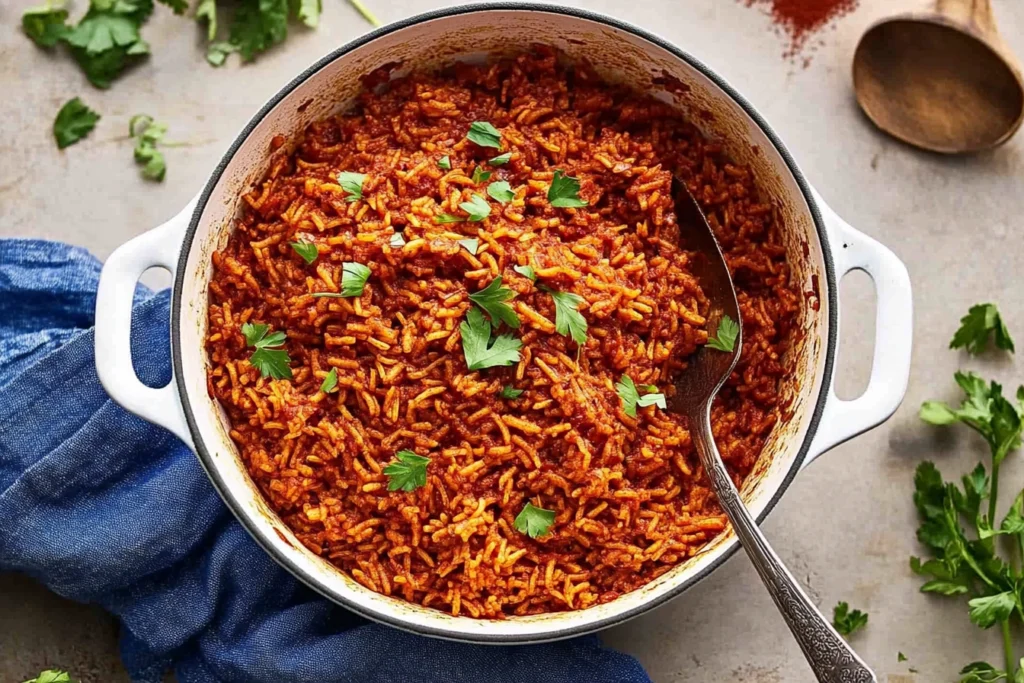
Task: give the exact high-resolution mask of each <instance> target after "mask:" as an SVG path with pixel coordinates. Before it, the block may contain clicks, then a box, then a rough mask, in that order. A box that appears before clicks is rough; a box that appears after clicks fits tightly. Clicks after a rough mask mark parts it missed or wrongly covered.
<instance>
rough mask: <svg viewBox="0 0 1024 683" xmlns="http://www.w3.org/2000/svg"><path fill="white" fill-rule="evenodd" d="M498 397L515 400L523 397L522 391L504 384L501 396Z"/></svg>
mask: <svg viewBox="0 0 1024 683" xmlns="http://www.w3.org/2000/svg"><path fill="white" fill-rule="evenodd" d="M499 395H500V396H501V397H502V398H508V399H517V398H519V397H520V396H522V395H523V390H522V389H516V388H515V387H513V386H512V385H511V384H506V385H505V386H503V387H502V388H501V394H499Z"/></svg>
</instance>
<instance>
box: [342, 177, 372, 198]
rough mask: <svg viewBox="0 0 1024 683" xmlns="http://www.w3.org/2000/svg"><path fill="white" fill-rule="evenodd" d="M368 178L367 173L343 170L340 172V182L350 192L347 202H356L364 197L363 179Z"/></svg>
mask: <svg viewBox="0 0 1024 683" xmlns="http://www.w3.org/2000/svg"><path fill="white" fill-rule="evenodd" d="M364 180H366V174H365V173H353V172H352V171H342V172H341V173H339V174H338V184H339V185H341V189H343V190H345V192H346V193H347V194H348V196H347V197H345V201H346V202H356V201H359V200H360V199H362V198H363V181H364Z"/></svg>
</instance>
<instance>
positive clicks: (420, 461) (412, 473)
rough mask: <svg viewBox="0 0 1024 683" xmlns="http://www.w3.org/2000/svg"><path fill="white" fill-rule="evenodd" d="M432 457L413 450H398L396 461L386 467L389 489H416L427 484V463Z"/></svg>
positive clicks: (385, 472)
mask: <svg viewBox="0 0 1024 683" xmlns="http://www.w3.org/2000/svg"><path fill="white" fill-rule="evenodd" d="M428 464H430V458H424V457H423V456H422V455H416V454H415V453H413V452H412V451H406V450H402V451H398V452H397V453H395V461H394V462H392V463H391V464H390V465H388V466H387V467H385V468H384V474H386V475H387V478H388V491H399V490H401V491H415V490H416V489H418V488H420V487H423V486H426V485H427V465H428Z"/></svg>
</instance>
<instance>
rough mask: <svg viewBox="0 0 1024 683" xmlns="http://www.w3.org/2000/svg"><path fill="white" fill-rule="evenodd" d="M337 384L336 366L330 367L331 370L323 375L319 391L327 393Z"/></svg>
mask: <svg viewBox="0 0 1024 683" xmlns="http://www.w3.org/2000/svg"><path fill="white" fill-rule="evenodd" d="M337 386H338V368H331V371H330V372H328V373H327V376H326V377H324V381H323V384H321V385H320V391H322V392H324V393H325V394H329V393H331V392H332V391H334V389H335V388H336V387H337Z"/></svg>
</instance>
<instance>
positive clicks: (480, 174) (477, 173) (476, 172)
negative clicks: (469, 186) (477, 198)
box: [470, 166, 491, 184]
mask: <svg viewBox="0 0 1024 683" xmlns="http://www.w3.org/2000/svg"><path fill="white" fill-rule="evenodd" d="M490 177H491V172H490V171H485V170H484V169H483V168H481V167H480V166H477V167H476V168H474V169H473V177H472V178H471V179H470V180H472V181H473V182H474V183H477V184H479V183H482V182H484V181H485V180H487V179H488V178H490Z"/></svg>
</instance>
